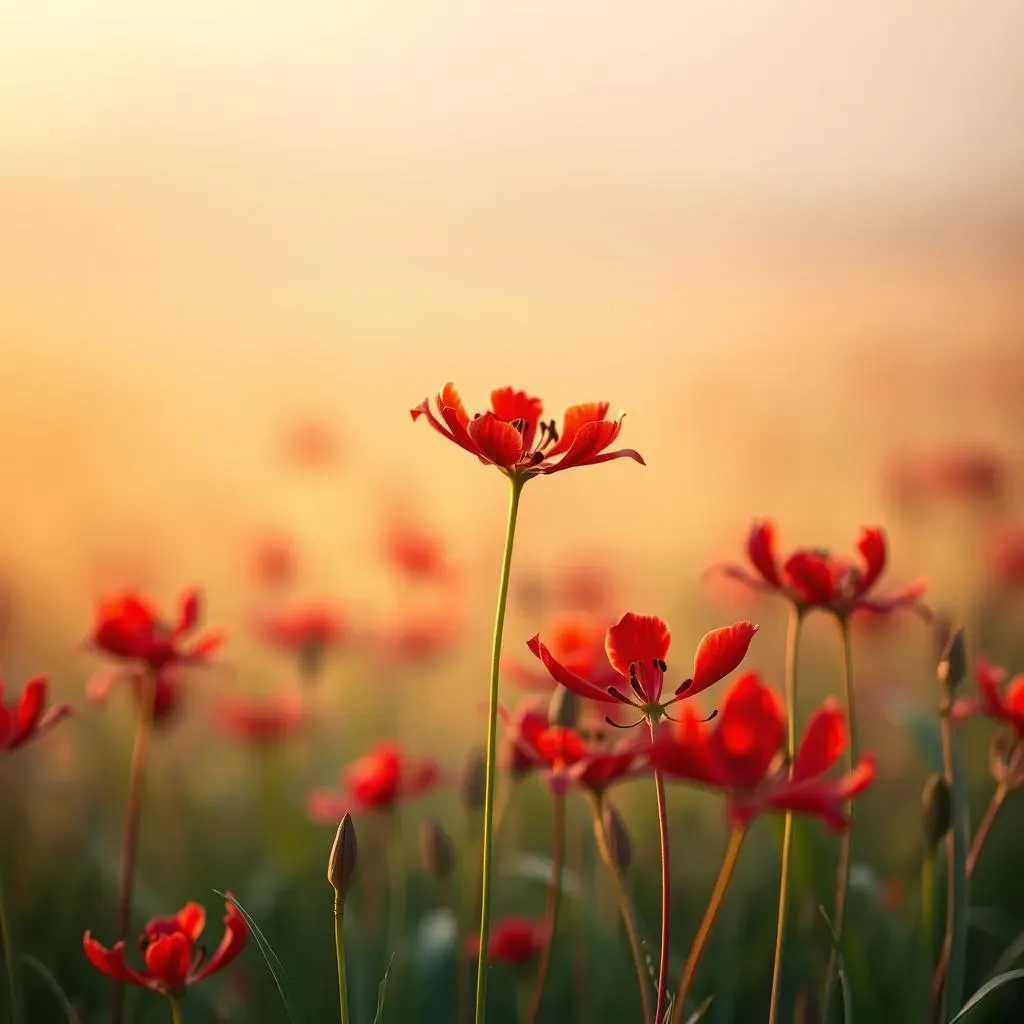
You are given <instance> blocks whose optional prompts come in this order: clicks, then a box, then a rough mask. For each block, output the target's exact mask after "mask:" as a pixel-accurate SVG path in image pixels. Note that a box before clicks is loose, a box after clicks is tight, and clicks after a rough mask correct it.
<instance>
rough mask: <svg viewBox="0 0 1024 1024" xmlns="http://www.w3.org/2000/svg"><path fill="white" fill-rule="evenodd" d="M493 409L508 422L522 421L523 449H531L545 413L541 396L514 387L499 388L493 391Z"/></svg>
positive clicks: (495, 413) (500, 417) (499, 417)
mask: <svg viewBox="0 0 1024 1024" xmlns="http://www.w3.org/2000/svg"><path fill="white" fill-rule="evenodd" d="M491 411H492V412H493V413H494V415H495V416H497V417H498V419H499V420H504V421H505V422H506V423H514V422H515V421H516V420H519V421H521V422H522V424H523V430H522V436H523V450H524V451H529V450H530V449H531V448H532V447H533V439H534V437H535V436H536V433H537V424H538V423H539V422H540V418H541V416H542V415H543V414H544V403H543V402H541V400H540V399H539V398H534V397H533V395H528V394H527V393H526V392H525V391H516V390H515V389H513V388H498V389H497V390H496V391H492V392H491Z"/></svg>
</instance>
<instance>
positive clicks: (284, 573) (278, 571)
mask: <svg viewBox="0 0 1024 1024" xmlns="http://www.w3.org/2000/svg"><path fill="white" fill-rule="evenodd" d="M297 568H298V560H297V558H296V556H295V548H294V547H293V546H292V544H291V542H290V541H289V540H288V538H287V537H282V536H278V535H276V534H268V535H267V536H265V537H261V538H260V539H259V540H258V541H257V542H256V544H255V545H254V546H253V550H252V554H251V569H252V575H253V577H254V579H255V581H256V583H258V584H260V585H261V586H266V587H280V586H282V585H283V584H285V583H288V582H290V581H291V580H292V579H293V578H294V577H295V574H296V571H297Z"/></svg>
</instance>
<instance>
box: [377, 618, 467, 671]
mask: <svg viewBox="0 0 1024 1024" xmlns="http://www.w3.org/2000/svg"><path fill="white" fill-rule="evenodd" d="M459 630H460V622H459V620H458V619H457V618H456V617H455V616H454V615H452V614H451V613H450V612H447V611H445V612H442V613H440V614H439V613H437V612H427V611H423V612H420V613H418V614H416V615H410V616H409V617H408V618H406V619H403V620H402V621H400V622H397V623H395V624H394V625H393V626H390V627H388V628H387V629H385V630H383V631H382V632H381V633H380V634H379V635H378V636H376V637H373V638H372V643H373V653H374V655H375V656H376V658H377V661H378V664H379V665H380V666H381V667H382V668H391V667H394V666H397V665H403V664H413V663H422V662H426V661H429V660H430V659H432V658H436V657H438V656H439V655H441V654H444V653H446V652H447V651H449V650H450V649H451V648H452V647H453V646H454V645H455V643H456V642H457V641H458V639H459Z"/></svg>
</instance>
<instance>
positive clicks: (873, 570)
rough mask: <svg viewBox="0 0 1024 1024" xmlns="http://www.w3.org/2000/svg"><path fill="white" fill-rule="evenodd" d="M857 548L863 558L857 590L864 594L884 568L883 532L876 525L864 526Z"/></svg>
mask: <svg viewBox="0 0 1024 1024" xmlns="http://www.w3.org/2000/svg"><path fill="white" fill-rule="evenodd" d="M857 550H858V551H859V552H860V554H861V557H862V558H863V559H864V571H863V573H862V574H861V577H860V583H859V585H858V592H859V593H860V594H866V593H867V592H868V591H869V590H870V589H871V588H872V587H873V586H874V585H875V583H876V582H877V581H878V578H879V576H881V575H882V572H883V570H884V569H885V534H884V533H882V531H881V530H880V529H879V528H878V527H876V526H865V527H864V528H863V529H862V530H861V535H860V540H858V541H857Z"/></svg>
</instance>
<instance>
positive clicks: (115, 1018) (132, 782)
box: [110, 670, 180, 1024]
mask: <svg viewBox="0 0 1024 1024" xmlns="http://www.w3.org/2000/svg"><path fill="white" fill-rule="evenodd" d="M155 701H156V679H155V678H153V675H152V672H151V671H148V670H147V671H146V672H145V673H144V674H143V680H142V688H141V691H140V693H139V723H138V725H137V726H136V728H135V745H134V747H133V749H132V764H131V769H130V774H129V778H128V803H127V806H126V808H125V824H124V845H123V847H122V852H121V883H120V886H119V888H118V893H117V937H118V939H119V940H120V941H122V942H123V941H124V940H125V939H126V938H127V936H128V929H129V928H130V926H131V920H132V893H133V891H134V887H135V860H136V856H137V854H138V849H139V829H140V825H141V822H142V798H143V794H144V792H145V785H146V764H147V762H148V760H149V742H150V737H151V735H152V732H153V705H154V702H155ZM172 1006H173V1000H172ZM179 1012H180V1011H179ZM123 1017H124V982H122V981H115V982H114V997H113V1001H112V1002H111V1009H110V1019H111V1022H112V1024H121V1021H122V1019H123Z"/></svg>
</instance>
